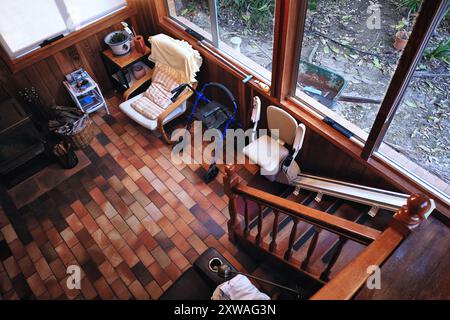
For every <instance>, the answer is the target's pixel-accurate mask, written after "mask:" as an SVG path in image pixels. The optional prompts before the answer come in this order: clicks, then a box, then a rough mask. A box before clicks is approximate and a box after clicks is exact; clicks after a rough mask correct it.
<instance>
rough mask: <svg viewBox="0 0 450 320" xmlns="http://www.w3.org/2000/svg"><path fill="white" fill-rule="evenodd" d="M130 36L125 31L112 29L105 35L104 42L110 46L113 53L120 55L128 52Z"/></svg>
mask: <svg viewBox="0 0 450 320" xmlns="http://www.w3.org/2000/svg"><path fill="white" fill-rule="evenodd" d="M130 42H131V37H130V35H129V34H128V33H127V32H125V31H123V30H122V31H114V32H111V33H110V34H108V35H107V36H106V37H105V43H106V44H107V45H109V46H110V48H111V50H112V51H113V53H114V55H116V56H122V55H124V54H127V53H128V52H130V48H131V43H130Z"/></svg>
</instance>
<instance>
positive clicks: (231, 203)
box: [223, 165, 239, 242]
mask: <svg viewBox="0 0 450 320" xmlns="http://www.w3.org/2000/svg"><path fill="white" fill-rule="evenodd" d="M237 184H239V176H238V175H237V174H236V172H235V171H234V166H233V165H226V166H225V175H224V178H223V186H224V189H225V194H226V195H227V196H228V199H229V200H228V211H229V213H230V220H228V238H229V239H230V241H231V242H235V232H236V228H237V224H238V218H237V213H236V207H235V197H236V196H235V194H234V193H233V187H235V186H236V185H237Z"/></svg>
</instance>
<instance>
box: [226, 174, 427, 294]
mask: <svg viewBox="0 0 450 320" xmlns="http://www.w3.org/2000/svg"><path fill="white" fill-rule="evenodd" d="M224 185H225V189H226V194H227V195H228V197H229V198H230V203H229V211H230V220H229V222H228V231H229V236H230V240H231V241H233V242H235V243H239V244H241V245H243V246H245V247H246V248H249V249H250V250H254V251H256V252H258V253H259V254H262V255H265V256H267V257H270V258H272V260H275V261H277V262H279V263H281V264H282V265H284V266H285V267H287V268H288V269H290V270H295V271H296V272H297V273H300V274H302V276H303V277H304V279H307V280H308V281H309V282H310V284H311V282H312V286H311V285H310V287H316V288H317V290H318V291H319V292H322V291H323V290H326V288H327V287H328V283H333V281H334V279H336V278H339V276H341V274H347V277H350V280H352V281H350V282H354V283H350V285H349V288H348V292H344V293H342V295H341V296H339V297H338V298H344V297H345V298H350V297H351V296H352V295H353V294H354V293H355V292H356V291H357V289H359V287H358V286H360V285H362V284H363V283H364V281H365V280H366V279H367V277H368V276H369V274H367V267H368V266H369V265H370V264H369V265H366V264H365V263H366V260H371V259H374V261H375V262H376V263H374V264H375V265H381V263H382V262H384V261H385V260H386V259H387V258H388V257H389V255H390V253H392V251H393V250H395V248H396V247H397V246H398V244H399V243H401V241H403V240H404V238H406V236H407V235H408V233H409V231H410V230H412V229H413V228H414V227H415V226H416V225H417V224H418V223H420V221H421V220H422V219H423V218H425V217H426V213H428V212H429V211H430V210H432V209H433V206H432V204H433V202H432V200H429V199H425V198H421V197H419V198H418V200H417V201H419V202H421V203H419V204H417V203H415V202H414V201H416V200H411V199H410V200H409V201H408V205H410V206H412V207H411V208H407V207H406V206H405V207H404V208H402V209H400V210H399V211H398V212H397V214H396V215H395V218H394V219H393V216H392V213H391V212H389V211H385V210H380V211H379V212H378V214H377V215H376V216H375V217H371V216H370V215H369V214H368V213H369V211H370V209H371V208H370V207H369V206H366V205H362V204H358V203H355V202H351V201H348V200H343V199H339V198H336V197H333V196H323V197H320V196H319V197H318V196H317V193H315V192H310V191H306V190H304V191H302V192H301V193H300V194H298V195H295V194H294V193H288V194H287V195H286V194H285V196H287V197H286V198H283V197H279V196H275V195H273V194H270V193H268V192H265V191H262V190H261V189H257V188H253V187H250V186H248V185H242V184H240V183H239V177H238V176H237V175H235V174H234V172H233V167H232V166H230V167H227V169H226V175H225V180H224ZM413 202H414V203H413ZM414 205H415V207H414ZM425 209H426V210H425ZM421 210H422V211H421ZM425 211H426V212H425ZM418 217H419V218H418ZM385 238H386V239H385ZM380 239H382V240H383V241H385V242H386V244H385V245H384V244H383V243H380V241H379V240H380ZM373 247H374V248H375V249H373V250H372V249H371V250H369V249H370V248H373ZM372 251H373V252H372ZM367 255H369V256H367ZM366 256H367V257H366ZM361 257H363V258H364V257H365V260H363V261H362V262H364V263H361V262H360V261H359V260H360V259H361ZM380 259H382V260H380ZM355 261H356V262H357V263H356V265H355ZM352 265H353V267H354V268H355V275H357V279H353V278H352V273H351V272H349V270H348V268H349V266H352ZM364 267H365V269H364ZM350 271H351V270H350ZM266 274H267V272H266ZM338 280H339V279H338ZM339 281H340V282H341V281H343V280H342V279H341V280H339ZM338 285H339V284H338ZM320 288H322V289H320ZM319 289H320V290H319ZM326 297H328V296H327V295H326Z"/></svg>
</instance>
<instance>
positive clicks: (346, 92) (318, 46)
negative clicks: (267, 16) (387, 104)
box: [294, 0, 421, 140]
mask: <svg viewBox="0 0 450 320" xmlns="http://www.w3.org/2000/svg"><path fill="white" fill-rule="evenodd" d="M381 2H382V5H381V6H379V5H377V3H380V4H381ZM414 2H415V3H416V4H418V5H420V2H421V1H414ZM403 3H405V2H404V1H403V2H402V1H379V2H374V1H370V0H360V1H358V2H357V3H355V2H354V1H350V0H344V1H318V0H310V1H308V9H307V14H306V21H305V23H304V32H303V42H302V45H301V54H300V61H299V68H298V75H297V77H296V83H295V84H294V86H295V89H294V91H295V95H296V96H297V97H299V98H300V99H301V100H305V99H306V100H309V101H312V99H311V98H313V99H314V100H315V101H318V102H320V104H317V103H314V106H318V110H316V111H319V113H321V114H322V115H324V116H329V117H331V118H332V119H333V120H335V121H337V122H339V123H340V124H342V125H343V126H344V127H346V128H347V129H349V130H350V131H352V132H353V133H354V134H356V135H358V136H359V137H360V138H362V139H363V140H364V139H365V137H366V136H367V133H369V132H370V129H371V127H372V125H373V123H374V120H375V117H376V115H377V113H378V110H379V107H380V104H381V101H382V100H383V97H384V95H385V92H386V90H387V88H388V86H389V83H390V80H391V77H392V75H393V73H394V71H395V69H396V66H397V62H398V60H399V58H400V55H401V52H402V47H404V45H405V44H406V42H407V35H408V32H409V31H411V29H412V27H413V23H414V20H415V17H416V10H417V7H414V8H411V7H407V6H406V5H403ZM395 35H397V36H399V39H398V40H397V41H396V44H395V46H396V47H397V49H396V48H395V47H394V37H395Z"/></svg>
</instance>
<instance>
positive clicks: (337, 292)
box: [312, 194, 434, 300]
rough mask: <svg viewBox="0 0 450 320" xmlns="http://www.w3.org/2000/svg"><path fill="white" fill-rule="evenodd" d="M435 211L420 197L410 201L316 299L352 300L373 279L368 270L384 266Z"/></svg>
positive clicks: (431, 201)
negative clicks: (403, 242)
mask: <svg viewBox="0 0 450 320" xmlns="http://www.w3.org/2000/svg"><path fill="white" fill-rule="evenodd" d="M433 209H434V202H433V200H431V199H429V198H427V197H425V196H423V195H418V194H414V195H412V196H411V197H409V199H408V202H407V204H406V205H405V206H403V207H402V208H401V209H399V210H398V211H397V213H396V214H395V215H394V219H393V221H392V223H391V225H390V227H389V228H388V229H386V230H385V231H384V232H383V233H382V234H381V235H380V236H379V237H378V238H377V239H376V241H374V242H373V243H372V244H370V245H369V246H368V247H367V248H366V249H365V250H364V251H363V252H362V253H361V254H360V255H359V256H357V257H356V258H355V259H354V260H353V261H352V262H350V263H349V264H348V265H347V266H346V267H345V268H344V269H343V270H342V271H341V272H339V273H338V274H337V275H336V276H335V277H334V278H333V279H331V281H330V282H329V283H327V284H326V285H325V286H324V287H323V288H322V289H320V290H319V291H318V292H317V293H316V294H315V295H314V296H313V297H312V299H313V300H349V299H351V298H352V297H353V296H354V295H355V294H356V293H357V292H358V290H359V289H360V288H361V287H362V286H363V285H364V284H365V283H366V281H367V279H368V278H369V276H370V273H368V272H367V270H368V268H369V267H370V266H374V265H375V266H381V265H382V264H383V263H384V262H385V261H386V260H387V259H388V258H389V256H390V255H391V254H392V253H393V252H394V250H395V249H396V248H397V247H398V246H399V245H400V243H401V242H402V241H403V240H404V239H405V238H406V237H407V236H408V234H409V233H410V232H411V231H412V230H414V229H415V228H416V227H417V226H419V224H420V223H421V222H422V221H423V220H424V219H426V218H427V217H428V215H429V214H430V213H431V211H432V210H433Z"/></svg>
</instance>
